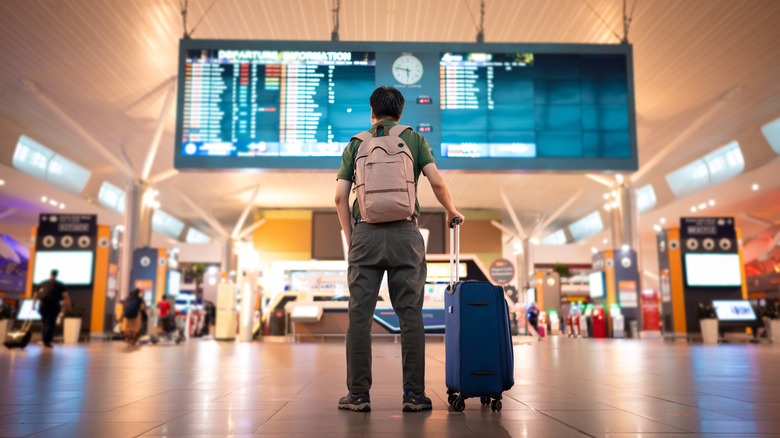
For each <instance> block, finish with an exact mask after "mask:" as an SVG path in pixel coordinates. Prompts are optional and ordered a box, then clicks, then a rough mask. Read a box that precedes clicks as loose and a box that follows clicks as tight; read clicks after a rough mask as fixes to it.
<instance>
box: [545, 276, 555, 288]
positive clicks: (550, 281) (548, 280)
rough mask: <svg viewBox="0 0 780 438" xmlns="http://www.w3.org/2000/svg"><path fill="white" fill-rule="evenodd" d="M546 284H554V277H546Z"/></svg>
mask: <svg viewBox="0 0 780 438" xmlns="http://www.w3.org/2000/svg"><path fill="white" fill-rule="evenodd" d="M547 284H548V285H550V286H555V279H554V278H552V277H550V278H548V279H547Z"/></svg>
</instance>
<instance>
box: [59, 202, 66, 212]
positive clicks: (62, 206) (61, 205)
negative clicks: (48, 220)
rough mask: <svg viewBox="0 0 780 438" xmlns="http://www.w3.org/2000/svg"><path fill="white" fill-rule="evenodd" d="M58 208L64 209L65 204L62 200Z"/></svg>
mask: <svg viewBox="0 0 780 438" xmlns="http://www.w3.org/2000/svg"><path fill="white" fill-rule="evenodd" d="M60 210H65V204H63V203H62V202H60Z"/></svg>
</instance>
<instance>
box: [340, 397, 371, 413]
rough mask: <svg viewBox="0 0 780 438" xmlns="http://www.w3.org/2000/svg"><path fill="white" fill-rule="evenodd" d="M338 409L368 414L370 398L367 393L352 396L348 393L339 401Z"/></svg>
mask: <svg viewBox="0 0 780 438" xmlns="http://www.w3.org/2000/svg"><path fill="white" fill-rule="evenodd" d="M339 409H346V410H348V411H355V412H368V411H370V410H371V396H370V395H369V394H368V393H367V392H364V393H363V394H354V393H352V392H350V393H349V394H347V395H346V396H345V397H341V399H340V400H339Z"/></svg>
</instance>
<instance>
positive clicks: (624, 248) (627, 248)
mask: <svg viewBox="0 0 780 438" xmlns="http://www.w3.org/2000/svg"><path fill="white" fill-rule="evenodd" d="M620 249H622V250H623V252H625V251H628V250H629V249H630V248H629V246H628V245H625V244H624V245H623V246H621V247H620Z"/></svg>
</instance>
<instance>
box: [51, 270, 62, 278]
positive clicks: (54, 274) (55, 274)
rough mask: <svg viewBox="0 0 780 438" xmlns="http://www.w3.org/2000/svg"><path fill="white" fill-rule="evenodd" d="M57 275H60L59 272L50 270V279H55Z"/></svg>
mask: <svg viewBox="0 0 780 438" xmlns="http://www.w3.org/2000/svg"><path fill="white" fill-rule="evenodd" d="M58 275H60V271H58V270H56V269H52V270H51V276H52V277H54V278H57V276H58Z"/></svg>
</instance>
